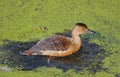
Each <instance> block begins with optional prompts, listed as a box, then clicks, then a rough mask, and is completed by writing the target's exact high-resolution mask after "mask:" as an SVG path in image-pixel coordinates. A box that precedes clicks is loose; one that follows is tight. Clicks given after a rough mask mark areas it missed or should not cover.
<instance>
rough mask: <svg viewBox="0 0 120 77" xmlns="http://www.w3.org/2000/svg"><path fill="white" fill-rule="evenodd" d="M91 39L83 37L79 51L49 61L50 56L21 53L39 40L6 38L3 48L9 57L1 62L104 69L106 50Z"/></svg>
mask: <svg viewBox="0 0 120 77" xmlns="http://www.w3.org/2000/svg"><path fill="white" fill-rule="evenodd" d="M57 34H59V33H57ZM64 34H65V33H64ZM89 40H90V38H83V39H82V42H83V44H82V47H81V49H80V50H79V51H78V52H77V53H75V54H73V55H70V56H67V57H63V58H53V59H50V62H49V63H48V59H49V57H46V56H23V55H21V54H20V52H24V51H25V50H26V49H29V48H30V47H32V46H33V45H35V44H36V43H37V42H38V41H32V42H14V41H10V40H5V41H4V45H3V46H2V47H1V50H3V51H5V52H6V53H7V57H5V58H3V59H2V60H1V64H7V65H9V66H11V67H16V66H17V67H20V68H22V69H23V70H31V69H35V68H38V67H42V66H45V67H56V68H59V69H63V71H66V70H68V69H75V70H76V71H80V70H83V69H84V68H86V67H88V69H89V70H90V71H93V72H96V71H97V70H103V69H104V68H102V62H101V60H103V59H104V57H105V56H106V54H105V51H104V49H102V47H101V46H99V45H97V44H95V43H89Z"/></svg>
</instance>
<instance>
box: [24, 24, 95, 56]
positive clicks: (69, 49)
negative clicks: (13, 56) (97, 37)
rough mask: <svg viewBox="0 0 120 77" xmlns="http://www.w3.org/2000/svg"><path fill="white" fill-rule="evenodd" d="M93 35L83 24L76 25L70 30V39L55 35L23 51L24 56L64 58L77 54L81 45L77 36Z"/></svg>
mask: <svg viewBox="0 0 120 77" xmlns="http://www.w3.org/2000/svg"><path fill="white" fill-rule="evenodd" d="M86 32H88V33H93V32H92V31H91V30H89V29H88V27H87V26H86V24H84V23H76V24H75V26H74V27H73V30H72V38H70V37H66V36H62V35H55V36H52V37H49V38H46V39H43V40H41V41H39V42H38V43H37V44H36V45H34V46H33V47H31V48H30V49H29V50H27V51H25V52H24V53H23V54H24V55H45V56H50V57H64V56H69V55H71V54H73V53H75V52H77V51H78V50H79V49H80V47H81V44H82V41H81V38H80V37H79V35H81V34H84V33H86Z"/></svg>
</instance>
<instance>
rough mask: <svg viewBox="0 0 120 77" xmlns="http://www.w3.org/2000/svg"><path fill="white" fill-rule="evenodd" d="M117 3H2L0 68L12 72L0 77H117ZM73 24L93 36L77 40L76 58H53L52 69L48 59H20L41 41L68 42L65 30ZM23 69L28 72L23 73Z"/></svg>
mask: <svg viewBox="0 0 120 77" xmlns="http://www.w3.org/2000/svg"><path fill="white" fill-rule="evenodd" d="M119 3H120V0H91V1H89V0H5V1H4V0H1V1H0V65H7V66H8V67H10V68H13V72H10V73H6V72H4V71H0V76H1V77H7V76H8V75H9V77H13V75H14V76H15V77H19V76H21V77H26V76H28V77H33V76H36V77H38V76H39V77H40V76H41V77H46V76H48V75H49V77H50V76H51V77H56V76H58V77H67V76H68V77H73V76H74V77H81V76H82V77H103V76H105V77H119V76H120V69H119V68H120V65H119V64H120V52H119V50H120V40H119V39H120V35H119V34H120V31H119V29H120V26H119V25H120V22H119V21H120V20H119V19H120V18H119V17H120V15H119V12H120V10H119V8H120V5H119ZM76 22H83V23H86V24H87V25H88V27H89V28H90V29H92V30H94V31H95V32H96V34H95V35H93V36H90V35H82V36H81V37H82V40H83V46H82V49H81V50H80V52H78V53H76V54H74V55H72V56H69V57H65V58H61V59H57V58H56V59H54V60H52V61H51V65H48V64H47V63H46V61H45V60H46V59H47V57H41V56H32V57H26V56H21V55H20V54H19V52H23V51H24V50H26V49H29V48H30V47H31V46H33V45H34V44H35V43H36V42H37V41H38V40H40V39H41V38H45V37H49V36H52V35H55V34H63V35H68V36H71V35H69V30H71V29H72V27H73V25H74V24H75V23H76ZM40 61H41V63H40ZM37 63H38V64H37ZM56 63H57V64H56ZM31 66H34V67H31ZM23 68H24V69H28V68H30V69H33V70H30V71H22V70H21V69H23ZM34 68H36V69H34ZM18 69H19V70H18ZM21 73H22V74H21Z"/></svg>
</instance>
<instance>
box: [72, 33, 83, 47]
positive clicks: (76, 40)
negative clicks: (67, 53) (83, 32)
mask: <svg viewBox="0 0 120 77" xmlns="http://www.w3.org/2000/svg"><path fill="white" fill-rule="evenodd" d="M72 39H73V41H74V43H75V44H76V45H77V47H80V46H81V44H82V42H81V38H80V37H79V35H77V34H74V33H72Z"/></svg>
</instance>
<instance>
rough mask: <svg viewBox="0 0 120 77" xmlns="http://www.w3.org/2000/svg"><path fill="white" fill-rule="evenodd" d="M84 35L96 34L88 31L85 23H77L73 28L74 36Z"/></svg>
mask: <svg viewBox="0 0 120 77" xmlns="http://www.w3.org/2000/svg"><path fill="white" fill-rule="evenodd" d="M84 33H90V34H94V33H95V32H94V31H92V30H90V29H88V27H87V25H86V24H84V23H76V24H75V26H74V27H73V30H72V34H73V35H81V34H84Z"/></svg>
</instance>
